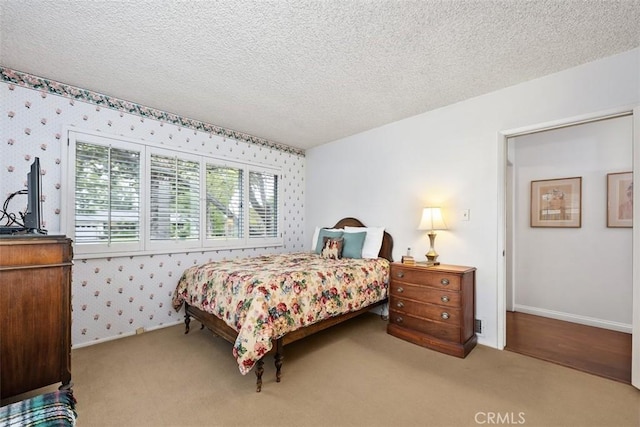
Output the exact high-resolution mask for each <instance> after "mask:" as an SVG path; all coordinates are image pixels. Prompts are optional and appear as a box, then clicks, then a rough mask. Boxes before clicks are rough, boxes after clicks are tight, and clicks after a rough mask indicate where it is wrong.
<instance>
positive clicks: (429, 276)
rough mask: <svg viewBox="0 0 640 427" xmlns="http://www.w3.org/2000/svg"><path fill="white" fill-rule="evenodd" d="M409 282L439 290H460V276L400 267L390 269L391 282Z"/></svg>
mask: <svg viewBox="0 0 640 427" xmlns="http://www.w3.org/2000/svg"><path fill="white" fill-rule="evenodd" d="M395 281H400V282H409V283H414V284H417V285H424V286H430V287H434V288H439V289H450V290H453V291H459V290H460V275H458V274H451V273H446V272H442V271H437V270H429V269H426V268H423V269H419V270H417V269H409V268H402V267H395V265H394V266H393V267H392V268H391V282H395Z"/></svg>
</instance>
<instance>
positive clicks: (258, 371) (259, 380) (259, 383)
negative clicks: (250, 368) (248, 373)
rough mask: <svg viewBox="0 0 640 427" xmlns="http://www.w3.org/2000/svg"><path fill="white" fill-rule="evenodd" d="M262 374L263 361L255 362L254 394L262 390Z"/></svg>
mask: <svg viewBox="0 0 640 427" xmlns="http://www.w3.org/2000/svg"><path fill="white" fill-rule="evenodd" d="M263 373H264V360H262V359H260V360H258V361H257V362H256V393H259V392H260V390H262V374H263Z"/></svg>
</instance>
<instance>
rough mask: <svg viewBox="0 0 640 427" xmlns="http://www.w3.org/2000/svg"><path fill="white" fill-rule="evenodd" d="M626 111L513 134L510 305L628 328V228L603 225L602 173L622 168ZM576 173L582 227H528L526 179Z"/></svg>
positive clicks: (626, 156) (628, 165)
mask: <svg viewBox="0 0 640 427" xmlns="http://www.w3.org/2000/svg"><path fill="white" fill-rule="evenodd" d="M632 122H633V118H632V117H631V116H627V117H619V118H615V119H610V120H603V121H598V122H592V123H587V124H582V125H579V126H571V127H566V128H562V129H557V130H553V131H546V132H540V133H535V134H531V135H526V136H520V137H516V138H513V139H514V143H513V144H512V145H511V146H512V147H513V151H514V155H513V156H510V158H513V159H514V162H515V172H516V174H515V176H516V179H515V197H514V199H515V215H514V221H513V222H514V224H513V228H514V235H515V240H514V249H515V250H514V257H515V263H514V264H515V265H514V271H515V274H514V293H515V309H516V311H522V312H526V313H531V314H538V315H547V316H551V317H554V318H558V319H562V320H569V321H574V322H578V323H584V324H589V325H592V326H599V327H606V328H609V329H614V330H621V331H625V332H631V320H632V305H631V300H632V250H631V249H632V229H631V228H607V204H606V203H607V187H606V181H607V174H608V173H613V172H629V171H631V170H632V168H633V164H632V154H633V153H632V136H633V135H632V126H633V123H632ZM567 177H582V226H581V227H580V228H532V227H530V225H529V217H530V215H529V208H530V196H531V194H530V193H531V192H530V187H531V186H530V183H531V181H534V180H541V179H552V178H567Z"/></svg>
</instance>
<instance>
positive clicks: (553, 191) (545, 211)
mask: <svg viewBox="0 0 640 427" xmlns="http://www.w3.org/2000/svg"><path fill="white" fill-rule="evenodd" d="M581 226H582V177H572V178H555V179H543V180H539V181H531V227H565V228H566V227H568V228H580V227H581Z"/></svg>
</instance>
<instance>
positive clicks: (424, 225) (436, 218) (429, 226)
mask: <svg viewBox="0 0 640 427" xmlns="http://www.w3.org/2000/svg"><path fill="white" fill-rule="evenodd" d="M446 229H447V225H446V224H445V223H444V219H443V218H442V210H441V209H440V208H424V209H423V210H422V219H421V220H420V225H419V226H418V230H446Z"/></svg>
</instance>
